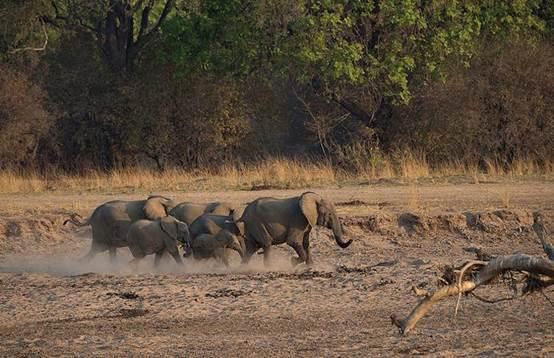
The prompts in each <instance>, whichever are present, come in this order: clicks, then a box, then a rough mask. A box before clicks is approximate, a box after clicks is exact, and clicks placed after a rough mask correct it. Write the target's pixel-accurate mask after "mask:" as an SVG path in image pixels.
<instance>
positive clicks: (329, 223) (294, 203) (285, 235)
mask: <svg viewBox="0 0 554 358" xmlns="http://www.w3.org/2000/svg"><path fill="white" fill-rule="evenodd" d="M236 221H237V223H238V224H240V223H241V222H242V223H244V226H240V225H239V226H238V227H239V228H241V227H242V228H243V230H244V232H243V235H244V236H245V252H244V256H243V263H247V262H248V261H249V259H250V258H251V256H252V255H253V254H254V253H255V252H256V251H258V249H260V248H263V249H264V252H263V254H264V264H266V265H268V264H269V260H270V254H271V246H272V245H279V244H283V243H285V242H286V243H287V244H288V245H289V246H290V247H292V248H293V249H294V250H295V251H296V253H297V254H298V258H293V259H292V262H293V264H299V263H302V262H306V264H308V265H311V264H313V260H312V257H311V253H310V232H311V230H312V228H313V227H314V226H316V225H321V226H325V227H327V228H330V229H331V230H333V235H334V238H335V241H336V242H337V244H338V245H339V246H340V247H341V248H347V247H348V246H350V244H351V243H352V239H350V240H348V241H345V240H344V239H343V230H342V226H341V224H340V221H339V219H338V217H337V214H336V211H335V208H334V206H333V204H332V203H331V202H329V201H326V200H324V199H322V198H321V197H320V196H319V195H317V194H315V193H312V192H305V193H303V194H302V195H300V196H295V197H292V198H287V199H275V198H259V199H256V200H255V201H253V202H251V203H250V204H248V206H247V207H246V209H245V210H244V213H243V214H242V216H241V217H240V218H239V219H238V220H236Z"/></svg>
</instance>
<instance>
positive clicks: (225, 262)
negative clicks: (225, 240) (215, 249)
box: [221, 250, 229, 267]
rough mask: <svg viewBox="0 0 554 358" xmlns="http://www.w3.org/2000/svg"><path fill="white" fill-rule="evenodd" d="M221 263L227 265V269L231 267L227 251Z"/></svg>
mask: <svg viewBox="0 0 554 358" xmlns="http://www.w3.org/2000/svg"><path fill="white" fill-rule="evenodd" d="M221 262H223V264H224V265H225V267H229V258H228V257H227V253H226V252H225V250H224V251H223V254H222V255H221Z"/></svg>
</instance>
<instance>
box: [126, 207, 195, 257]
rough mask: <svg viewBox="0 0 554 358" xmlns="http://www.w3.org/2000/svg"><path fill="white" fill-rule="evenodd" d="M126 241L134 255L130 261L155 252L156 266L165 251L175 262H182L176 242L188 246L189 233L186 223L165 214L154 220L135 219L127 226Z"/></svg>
mask: <svg viewBox="0 0 554 358" xmlns="http://www.w3.org/2000/svg"><path fill="white" fill-rule="evenodd" d="M127 242H128V243H129V249H130V250H131V253H132V254H133V257H134V259H133V260H132V261H131V262H132V263H136V262H138V261H139V260H140V259H142V258H143V257H144V256H146V255H152V254H156V256H155V258H154V266H158V265H159V263H160V259H161V258H162V255H163V254H164V252H166V251H167V252H169V254H170V255H171V256H173V258H174V259H175V261H176V262H177V263H179V264H182V263H183V261H182V260H181V257H180V256H179V249H178V248H177V242H180V243H181V244H182V245H183V246H184V247H188V246H189V245H190V244H189V243H190V233H189V228H188V225H187V224H185V223H184V222H182V221H179V220H177V219H175V218H174V217H172V216H166V217H164V218H161V219H159V220H156V221H152V220H138V221H136V222H135V223H133V224H132V225H131V227H130V228H129V232H128V234H127Z"/></svg>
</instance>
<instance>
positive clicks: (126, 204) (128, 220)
mask: <svg viewBox="0 0 554 358" xmlns="http://www.w3.org/2000/svg"><path fill="white" fill-rule="evenodd" d="M175 206H177V203H176V202H175V201H173V200H171V199H168V198H166V197H163V196H157V195H154V196H149V197H148V198H147V199H146V200H137V201H122V200H116V201H110V202H107V203H104V204H102V205H100V206H98V207H97V208H96V209H95V210H94V212H93V213H92V215H91V216H90V217H89V218H88V219H86V220H84V221H80V220H78V219H77V218H76V217H75V216H78V215H74V217H72V218H71V219H69V220H66V221H65V222H64V225H65V224H67V223H68V222H71V223H73V224H75V225H77V226H87V225H91V227H92V245H91V248H90V251H89V252H88V253H87V254H86V255H85V256H84V257H83V258H81V261H89V260H90V259H92V258H93V257H94V256H95V255H96V254H98V253H100V252H104V251H106V250H109V252H110V259H111V260H112V262H113V261H114V260H115V256H116V251H117V248H119V247H125V246H127V232H128V231H129V227H130V226H131V224H132V223H133V222H135V221H137V220H141V219H148V220H157V219H160V218H162V217H165V216H167V214H168V213H169V211H170V210H172V209H173V208H174V207H175Z"/></svg>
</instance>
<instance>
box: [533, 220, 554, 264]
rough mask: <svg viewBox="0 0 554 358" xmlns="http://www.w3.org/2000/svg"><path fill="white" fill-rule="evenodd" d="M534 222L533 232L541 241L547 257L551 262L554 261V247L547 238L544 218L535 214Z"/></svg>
mask: <svg viewBox="0 0 554 358" xmlns="http://www.w3.org/2000/svg"><path fill="white" fill-rule="evenodd" d="M533 221H534V222H533V230H534V231H535V234H537V236H538V238H539V240H540V241H541V244H542V248H543V250H544V252H545V253H546V256H548V258H549V259H550V260H553V261H554V246H552V245H551V244H550V243H549V242H548V240H547V239H546V238H545V234H546V228H545V226H544V217H543V216H542V214H541V213H540V212H536V213H533Z"/></svg>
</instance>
